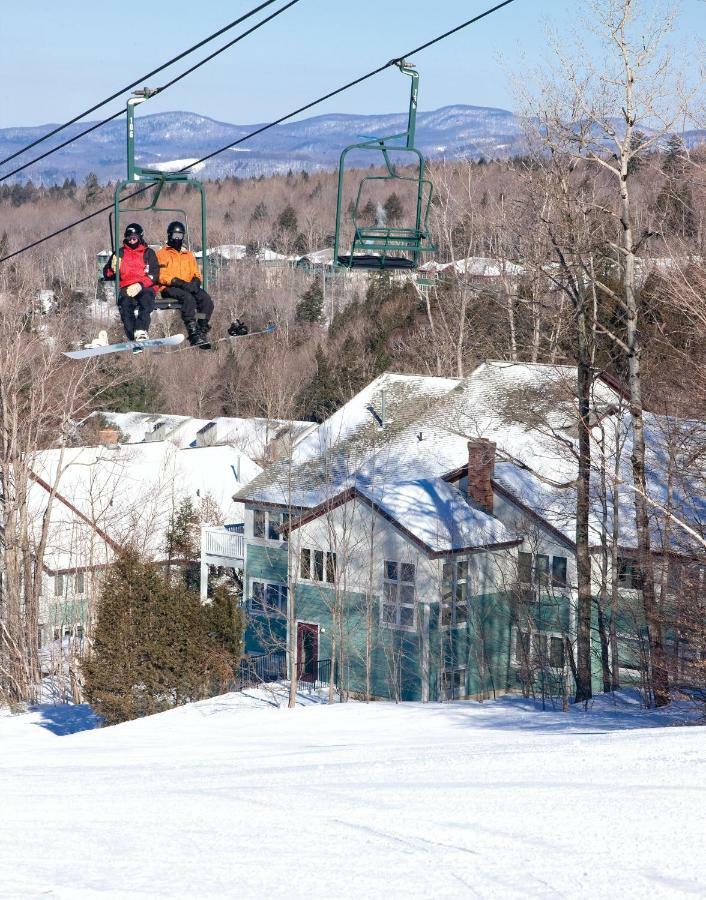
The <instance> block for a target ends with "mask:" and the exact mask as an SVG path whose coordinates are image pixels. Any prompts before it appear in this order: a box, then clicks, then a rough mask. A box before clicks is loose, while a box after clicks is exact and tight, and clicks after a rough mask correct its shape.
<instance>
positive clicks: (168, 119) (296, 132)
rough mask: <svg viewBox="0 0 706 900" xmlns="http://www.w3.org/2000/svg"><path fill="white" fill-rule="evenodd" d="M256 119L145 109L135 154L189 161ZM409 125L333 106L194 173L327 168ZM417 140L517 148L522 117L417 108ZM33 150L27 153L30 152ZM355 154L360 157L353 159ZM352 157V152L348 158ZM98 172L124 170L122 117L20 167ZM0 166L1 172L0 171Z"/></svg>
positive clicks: (460, 152) (493, 151)
mask: <svg viewBox="0 0 706 900" xmlns="http://www.w3.org/2000/svg"><path fill="white" fill-rule="evenodd" d="M90 124H91V123H90V122H82V123H79V124H76V125H73V126H71V128H69V129H67V130H66V131H65V132H62V133H61V134H60V135H57V137H56V138H53V139H51V140H50V141H47V143H46V144H42V145H40V146H39V147H36V148H35V150H34V151H30V153H29V154H23V155H22V156H20V157H18V158H17V159H16V160H13V161H12V163H11V164H10V163H8V164H7V165H6V166H4V167H3V170H2V171H5V172H7V171H9V170H10V169H12V168H15V167H16V166H17V165H20V164H22V163H23V162H26V161H29V160H30V159H32V158H33V157H34V156H37V155H39V154H40V153H42V152H44V151H46V150H47V149H49V148H50V147H51V146H56V144H58V143H61V142H63V141H65V140H66V139H67V137H70V136H72V135H75V134H78V133H79V132H80V131H82V130H84V129H85V128H86V127H88V126H89V125H90ZM52 127H53V126H52V125H41V126H36V127H32V128H3V129H0V158H4V157H6V156H9V155H10V154H12V153H15V152H16V151H17V150H19V149H20V148H21V147H24V146H26V145H27V144H28V143H30V142H31V141H33V140H36V139H37V138H38V137H40V136H41V135H42V134H46V132H48V131H49V130H51V128H52ZM257 127H259V126H258V125H257V124H255V125H231V124H228V123H227V122H217V121H215V120H214V119H208V118H206V117H204V116H198V115H196V114H194V113H188V112H171V113H159V114H157V115H153V116H143V117H141V118H139V120H138V123H137V148H138V160H139V162H140V163H141V164H142V165H162V166H164V167H165V168H166V167H167V166H169V165H170V163H175V162H178V165H176V164H175V165H174V166H173V167H174V168H179V167H180V166H183V165H186V164H188V163H189V162H190V161H192V160H196V159H198V158H200V157H202V156H205V155H207V154H208V153H210V152H213V151H214V150H217V149H219V148H220V147H222V146H224V145H225V144H229V143H232V142H233V141H235V140H237V139H238V138H240V137H242V136H243V135H245V134H248V133H249V132H250V131H253V130H255V129H256V128H257ZM405 128H406V114H396V115H379V116H356V115H340V114H332V115H325V116H315V117H314V118H310V119H303V120H301V121H299V122H291V123H285V124H283V125H278V126H277V127H276V128H273V129H271V130H270V131H267V132H265V133H264V134H262V135H260V136H258V137H257V138H254V139H253V140H251V141H247V142H246V143H245V144H243V145H242V146H241V147H238V148H235V149H233V150H228V151H226V152H225V153H222V154H220V155H219V156H218V157H216V158H215V159H213V160H210V161H209V162H208V163H207V164H205V165H204V166H203V167H199V175H200V176H201V177H204V178H216V177H219V176H221V177H222V176H224V175H239V176H241V177H250V176H253V175H255V176H256V175H270V174H273V173H278V172H287V171H288V170H289V169H292V170H294V171H297V170H301V169H308V170H309V171H314V170H316V169H323V168H326V169H330V168H333V167H334V166H336V165H337V163H338V157H339V154H340V152H341V150H342V149H343V147H344V146H346V144H350V143H354V142H355V141H358V140H360V139H361V136H362V135H366V136H369V135H378V134H379V135H383V134H394V133H396V132H399V131H403V130H404V129H405ZM416 145H417V146H418V147H419V149H421V150H422V151H423V152H424V153H425V154H427V155H428V156H429V157H432V158H433V157H442V156H443V157H447V158H459V157H469V158H471V159H478V158H480V157H481V156H483V157H486V158H497V157H499V158H504V157H507V156H512V155H513V154H516V153H519V152H521V150H522V146H523V141H522V129H521V126H520V123H519V120H518V119H517V118H516V117H515V116H514V115H513V114H512V113H511V112H508V111H507V110H504V109H492V108H487V107H482V106H463V105H459V106H445V107H443V108H442V109H437V110H434V111H433V112H421V111H420V112H419V113H418V115H417V138H416ZM30 154H31V155H30ZM358 161H360V160H358ZM351 162H352V163H355V158H352V160H351ZM89 172H95V174H96V175H97V176H98V179H99V180H100V181H103V182H104V181H109V180H115V179H116V178H120V177H124V175H125V122H124V119H120V120H118V121H115V122H110V123H109V124H107V125H104V126H103V127H102V128H99V129H97V130H96V131H94V132H92V133H91V134H89V135H86V137H83V138H81V139H80V140H78V141H76V143H75V144H71V145H69V146H68V147H66V148H64V149H62V150H59V151H57V152H56V153H55V154H53V155H52V156H50V157H48V158H47V159H45V160H42V161H41V162H39V163H37V164H36V165H34V166H32V167H31V168H29V169H27V170H25V172H23V173H21V175H20V176H17V177H18V178H19V179H20V180H25V179H26V178H31V179H32V180H33V181H34V183H35V184H54V183H57V182H63V180H64V179H65V178H75V179H76V181H77V182H80V181H83V179H84V178H85V177H86V175H87V174H88V173H89ZM0 174H2V173H1V172H0Z"/></svg>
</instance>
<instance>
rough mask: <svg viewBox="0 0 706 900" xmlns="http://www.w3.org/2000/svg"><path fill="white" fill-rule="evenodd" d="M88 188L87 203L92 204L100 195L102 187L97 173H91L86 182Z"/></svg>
mask: <svg viewBox="0 0 706 900" xmlns="http://www.w3.org/2000/svg"><path fill="white" fill-rule="evenodd" d="M84 187H85V188H86V203H91V202H92V201H93V200H95V199H96V197H97V196H98V194H99V193H100V185H99V184H98V178H97V176H96V173H95V172H89V173H88V175H86V180H85V182H84Z"/></svg>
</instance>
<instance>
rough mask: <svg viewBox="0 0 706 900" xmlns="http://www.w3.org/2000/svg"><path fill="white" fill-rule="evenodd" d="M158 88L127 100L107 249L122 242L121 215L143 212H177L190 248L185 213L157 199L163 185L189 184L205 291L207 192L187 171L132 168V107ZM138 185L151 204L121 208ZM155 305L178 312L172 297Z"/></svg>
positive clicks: (117, 281) (117, 279) (158, 299)
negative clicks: (123, 171)
mask: <svg viewBox="0 0 706 900" xmlns="http://www.w3.org/2000/svg"><path fill="white" fill-rule="evenodd" d="M159 90H160V89H159V88H156V89H151V88H148V87H145V88H142V89H141V90H138V91H134V92H133V96H132V97H130V98H129V99H128V101H127V178H126V179H124V180H123V181H119V182H118V183H117V184H116V186H115V191H114V194H113V211H112V212H111V213H110V216H109V228H110V246H111V250H112V252H113V253H116V252H117V251H116V248H118V247H120V245H121V243H122V236H121V233H120V218H121V215H123V216H124V214H125V213H143V212H149V213H152V212H158V213H177V214H178V215H177V216H176V217H178V218H179V219H181V220H182V221H183V222H184V224H185V225H186V236H185V237H186V242H187V246H189V247H190V228H189V222H188V216H187V213H186V210H184V209H181V208H179V207H171V206H160V205H159V198H160V196H161V194H162V190H163V189H164V186H165V184H185V183H190V184H192V185H194V187H195V188H197V190H198V191H199V195H200V198H201V246H202V248H203V259H202V266H201V269H202V284H203V288H204V290H208V271H207V269H208V267H207V265H206V263H207V260H206V246H207V244H206V192H205V189H204V186H203V184H202V183H201V182H200V181H197V180H196V179H194V178H192V177H191V175H189V174H188V173H186V172H171V173H167V172H160V171H158V170H157V169H146V168H143V167H142V166H137V165H135V107H136V106H138V105H139V104H140V103H144V101H145V100H149V98H150V97H153V96H154V95H155V94H157V93H159ZM134 185H141V186H143V187H146V188H149V191H146V193H149V194H151V197H150V201H149V202H148V203H147V204H146V205H145V206H130V207H128V206H124V205H122V204H123V199H125V200H130V199H131V198H132V197H135V196H136V195H137V194H141V191H135V192H133V193H132V194H129V195H128V196H127V197H125V198H123V196H122V195H123V192H124V191H125V190H126V189H127V188H128V187H131V186H134ZM117 266H118V269H119V266H120V257H119V255H118V259H117ZM119 294H120V276H119V272H118V271H116V275H115V299H116V301H117V299H118V296H119ZM155 306H156V308H157V309H178V310H181V303H180V302H179V301H178V300H174V299H172V298H166V297H165V298H162V297H161V295H160V294H157V295H156V297H155Z"/></svg>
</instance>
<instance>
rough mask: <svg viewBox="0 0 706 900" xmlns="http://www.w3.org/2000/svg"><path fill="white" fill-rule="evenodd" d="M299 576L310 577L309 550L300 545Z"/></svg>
mask: <svg viewBox="0 0 706 900" xmlns="http://www.w3.org/2000/svg"><path fill="white" fill-rule="evenodd" d="M299 577H300V578H311V550H309V549H308V547H302V549H301V553H300V554H299Z"/></svg>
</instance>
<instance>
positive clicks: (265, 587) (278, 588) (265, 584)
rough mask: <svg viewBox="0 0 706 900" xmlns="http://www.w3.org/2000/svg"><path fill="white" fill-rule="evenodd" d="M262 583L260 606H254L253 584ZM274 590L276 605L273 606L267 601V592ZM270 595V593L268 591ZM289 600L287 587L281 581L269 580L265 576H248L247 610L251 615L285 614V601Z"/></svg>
mask: <svg viewBox="0 0 706 900" xmlns="http://www.w3.org/2000/svg"><path fill="white" fill-rule="evenodd" d="M256 584H261V585H262V608H259V607H258V606H255V604H254V603H253V600H254V599H255V585H256ZM270 592H276V593H277V599H278V602H277V606H273V605H271V604H270V603H268V593H270ZM270 596H271V593H270ZM288 601H289V587H288V585H286V584H283V583H282V582H281V581H269V580H268V579H267V578H258V577H257V576H255V575H253V576H252V577H251V578H250V590H249V592H248V612H250V614H251V615H253V616H271V615H279V614H282V615H286V614H287V603H288Z"/></svg>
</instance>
